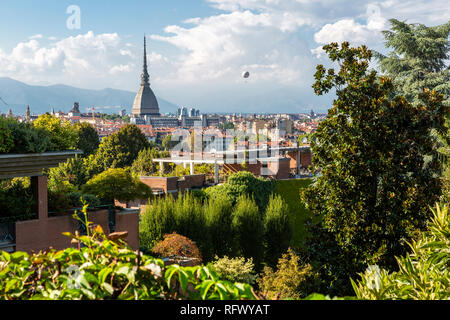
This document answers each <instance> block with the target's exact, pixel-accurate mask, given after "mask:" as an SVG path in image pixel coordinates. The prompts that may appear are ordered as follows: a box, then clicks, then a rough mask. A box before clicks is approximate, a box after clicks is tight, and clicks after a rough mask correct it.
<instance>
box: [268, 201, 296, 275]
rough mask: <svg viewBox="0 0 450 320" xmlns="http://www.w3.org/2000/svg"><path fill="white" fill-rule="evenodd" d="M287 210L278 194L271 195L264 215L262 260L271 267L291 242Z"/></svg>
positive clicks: (290, 228)
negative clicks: (263, 250) (263, 251)
mask: <svg viewBox="0 0 450 320" xmlns="http://www.w3.org/2000/svg"><path fill="white" fill-rule="evenodd" d="M288 210H289V209H288V206H287V205H286V203H285V202H284V201H283V200H282V199H281V197H280V196H271V198H270V201H269V204H268V206H267V209H266V213H265V215H264V247H265V253H264V261H265V262H266V263H267V264H268V265H269V266H271V267H275V266H276V264H277V261H278V259H279V258H280V257H281V255H282V254H283V253H284V252H286V250H287V249H288V248H289V245H290V242H291V237H292V227H291V224H290V223H289V216H288Z"/></svg>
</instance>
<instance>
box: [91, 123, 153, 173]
mask: <svg viewBox="0 0 450 320" xmlns="http://www.w3.org/2000/svg"><path fill="white" fill-rule="evenodd" d="M148 147H149V143H148V141H147V139H146V137H145V135H144V134H143V133H142V131H141V130H140V129H139V128H138V127H137V126H136V125H134V124H127V125H125V126H124V127H122V128H121V129H120V130H119V131H118V132H116V133H113V134H112V135H110V136H109V137H107V138H105V139H103V141H102V143H101V144H100V146H99V148H98V150H97V153H96V155H95V158H96V162H97V165H98V166H99V167H100V168H101V169H103V170H106V169H109V168H124V167H128V166H131V165H132V164H133V161H134V160H135V159H136V158H137V157H138V155H139V152H140V151H141V150H143V149H145V148H148Z"/></svg>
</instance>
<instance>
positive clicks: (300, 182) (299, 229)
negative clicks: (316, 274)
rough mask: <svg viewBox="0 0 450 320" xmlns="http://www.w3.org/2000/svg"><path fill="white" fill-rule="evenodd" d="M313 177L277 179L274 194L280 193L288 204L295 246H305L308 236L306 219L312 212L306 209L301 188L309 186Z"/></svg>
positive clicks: (292, 242) (293, 245)
mask: <svg viewBox="0 0 450 320" xmlns="http://www.w3.org/2000/svg"><path fill="white" fill-rule="evenodd" d="M312 182H313V181H312V179H296V180H279V181H275V182H274V183H275V190H274V194H276V195H279V196H280V197H281V198H282V199H283V201H284V202H285V203H286V205H287V206H288V215H289V222H290V224H291V226H292V241H291V246H292V247H293V248H303V247H304V241H305V239H306V237H307V229H306V227H305V225H306V224H305V222H306V220H307V219H308V218H309V217H311V212H310V211H309V210H307V209H306V206H305V203H304V202H303V201H302V200H301V199H300V190H301V189H304V188H307V187H308V186H309V185H310V184H311V183H312Z"/></svg>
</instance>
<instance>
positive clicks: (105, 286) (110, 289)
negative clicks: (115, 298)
mask: <svg viewBox="0 0 450 320" xmlns="http://www.w3.org/2000/svg"><path fill="white" fill-rule="evenodd" d="M100 286H101V288H102V289H104V290H105V291H106V292H108V293H109V294H110V295H113V294H114V288H113V287H112V286H111V285H110V284H109V283H107V282H103V283H102V284H101V285H100Z"/></svg>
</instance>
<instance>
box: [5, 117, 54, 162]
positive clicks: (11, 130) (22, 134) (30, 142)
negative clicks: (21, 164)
mask: <svg viewBox="0 0 450 320" xmlns="http://www.w3.org/2000/svg"><path fill="white" fill-rule="evenodd" d="M0 127H1V128H2V130H1V131H0V140H1V141H3V142H4V144H2V148H3V150H0V152H1V153H41V152H46V151H56V150H57V148H56V147H55V146H54V145H53V144H52V143H51V141H50V134H49V132H47V131H46V130H44V129H41V128H35V127H33V126H32V125H31V124H30V123H27V122H22V123H20V122H19V121H17V120H16V119H13V118H7V117H2V116H0Z"/></svg>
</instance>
